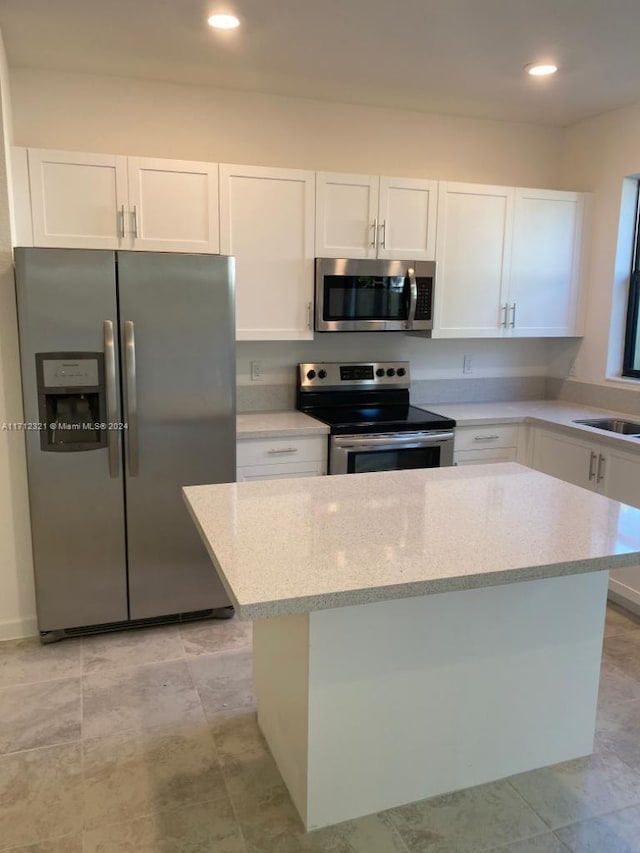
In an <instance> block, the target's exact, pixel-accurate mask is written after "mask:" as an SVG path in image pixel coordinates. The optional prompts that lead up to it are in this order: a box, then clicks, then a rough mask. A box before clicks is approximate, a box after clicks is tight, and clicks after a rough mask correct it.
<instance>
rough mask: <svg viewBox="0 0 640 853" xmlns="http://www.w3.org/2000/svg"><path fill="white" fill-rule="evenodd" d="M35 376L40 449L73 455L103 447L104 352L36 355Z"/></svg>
mask: <svg viewBox="0 0 640 853" xmlns="http://www.w3.org/2000/svg"><path fill="white" fill-rule="evenodd" d="M36 374H37V381H38V411H39V414H40V423H41V424H42V427H41V430H40V447H41V449H42V450H45V451H54V452H55V451H63V452H64V451H66V452H73V451H81V450H97V449H98V448H100V447H104V446H105V445H106V443H107V429H106V428H105V427H106V426H107V424H106V423H105V422H106V420H107V407H106V394H105V382H104V355H103V353H101V352H82V353H80V352H74V353H63V352H62V353H61V352H57V353H56V352H54V353H38V354H37V355H36Z"/></svg>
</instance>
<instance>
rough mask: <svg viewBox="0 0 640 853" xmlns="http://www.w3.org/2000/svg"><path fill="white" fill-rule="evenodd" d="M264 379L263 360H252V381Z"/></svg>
mask: <svg viewBox="0 0 640 853" xmlns="http://www.w3.org/2000/svg"><path fill="white" fill-rule="evenodd" d="M263 379H264V375H263V373H262V362H261V361H252V362H251V381H252V382H262V380H263Z"/></svg>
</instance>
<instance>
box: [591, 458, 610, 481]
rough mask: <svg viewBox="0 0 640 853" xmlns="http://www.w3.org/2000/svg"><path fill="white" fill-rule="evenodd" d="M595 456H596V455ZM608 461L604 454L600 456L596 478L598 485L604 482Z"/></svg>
mask: <svg viewBox="0 0 640 853" xmlns="http://www.w3.org/2000/svg"><path fill="white" fill-rule="evenodd" d="M594 455H595V454H594ZM606 461H607V460H606V459H605V457H604V456H603V455H602V453H601V454H600V455H599V456H598V474H597V476H596V483H601V482H602V481H603V480H604V466H605V462H606Z"/></svg>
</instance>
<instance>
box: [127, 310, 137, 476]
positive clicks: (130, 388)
mask: <svg viewBox="0 0 640 853" xmlns="http://www.w3.org/2000/svg"><path fill="white" fill-rule="evenodd" d="M124 376H125V388H126V394H125V402H126V409H127V410H126V419H127V466H128V469H129V476H130V477H137V476H138V399H137V393H136V338H135V328H134V325H133V322H132V321H131V320H125V324H124Z"/></svg>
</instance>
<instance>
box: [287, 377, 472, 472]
mask: <svg viewBox="0 0 640 853" xmlns="http://www.w3.org/2000/svg"><path fill="white" fill-rule="evenodd" d="M409 386H410V371H409V362H407V361H394V362H386V361H385V362H357V363H354V362H350V363H345V364H334V363H329V362H319V363H316V364H299V365H298V393H297V407H298V409H299V410H300V411H301V412H304V413H305V414H307V415H311V416H312V417H314V418H317V419H318V420H320V421H322V422H323V423H325V424H328V425H329V426H330V428H331V431H330V434H329V473H330V474H360V473H365V472H367V471H398V470H403V469H408V468H438V467H440V466H442V465H453V437H454V427H455V425H456V422H455V421H454V420H451V418H445V417H443V416H442V415H438V414H436V413H435V412H427V411H424V410H423V409H418V408H416V407H415V406H411V405H410V404H409Z"/></svg>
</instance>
